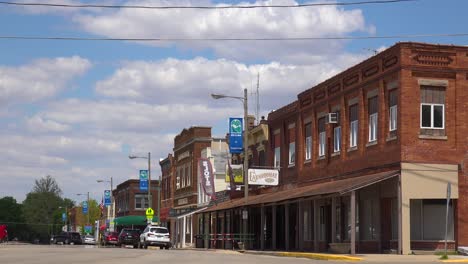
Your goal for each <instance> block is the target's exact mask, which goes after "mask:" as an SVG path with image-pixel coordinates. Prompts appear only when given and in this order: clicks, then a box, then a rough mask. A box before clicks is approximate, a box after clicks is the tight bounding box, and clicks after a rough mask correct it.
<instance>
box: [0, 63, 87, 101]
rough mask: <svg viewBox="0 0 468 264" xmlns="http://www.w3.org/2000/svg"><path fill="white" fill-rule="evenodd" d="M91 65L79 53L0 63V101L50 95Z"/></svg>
mask: <svg viewBox="0 0 468 264" xmlns="http://www.w3.org/2000/svg"><path fill="white" fill-rule="evenodd" d="M90 67H91V62H90V61H88V60H87V59H83V58H81V57H79V56H73V57H59V58H54V59H38V60H35V61H33V62H31V63H30V64H27V65H23V66H19V67H10V66H0V103H1V104H3V105H6V104H15V103H28V102H34V101H38V100H41V99H45V98H49V97H52V96H54V95H56V94H57V93H59V92H60V91H62V90H64V89H66V88H67V86H68V85H69V82H70V81H71V80H72V79H73V78H75V77H77V76H80V75H82V74H83V73H85V72H86V71H87V70H88V69H89V68H90Z"/></svg>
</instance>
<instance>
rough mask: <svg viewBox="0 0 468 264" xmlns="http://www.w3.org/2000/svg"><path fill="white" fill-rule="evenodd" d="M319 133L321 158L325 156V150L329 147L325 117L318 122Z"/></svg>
mask: <svg viewBox="0 0 468 264" xmlns="http://www.w3.org/2000/svg"><path fill="white" fill-rule="evenodd" d="M318 132H319V157H323V156H325V148H326V146H327V143H326V140H327V132H326V130H325V117H322V118H320V119H319V120H318Z"/></svg>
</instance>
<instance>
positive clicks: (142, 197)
mask: <svg viewBox="0 0 468 264" xmlns="http://www.w3.org/2000/svg"><path fill="white" fill-rule="evenodd" d="M148 205H149V203H148V195H147V194H135V209H145V208H148V207H149V206H148Z"/></svg>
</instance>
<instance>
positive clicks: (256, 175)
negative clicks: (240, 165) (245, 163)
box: [248, 169, 279, 186]
mask: <svg viewBox="0 0 468 264" xmlns="http://www.w3.org/2000/svg"><path fill="white" fill-rule="evenodd" d="M248 173H249V184H250V185H274V186H276V185H278V179H279V172H278V170H265V169H249V172H248Z"/></svg>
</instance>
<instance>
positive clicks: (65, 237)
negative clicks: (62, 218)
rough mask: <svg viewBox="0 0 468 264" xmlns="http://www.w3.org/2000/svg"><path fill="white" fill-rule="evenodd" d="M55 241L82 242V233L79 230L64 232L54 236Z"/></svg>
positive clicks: (66, 242)
mask: <svg viewBox="0 0 468 264" xmlns="http://www.w3.org/2000/svg"><path fill="white" fill-rule="evenodd" d="M53 243H54V244H57V243H63V244H72V243H73V244H79V245H81V244H82V241H81V236H80V233H78V232H62V233H60V234H59V235H56V236H54V239H53Z"/></svg>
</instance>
